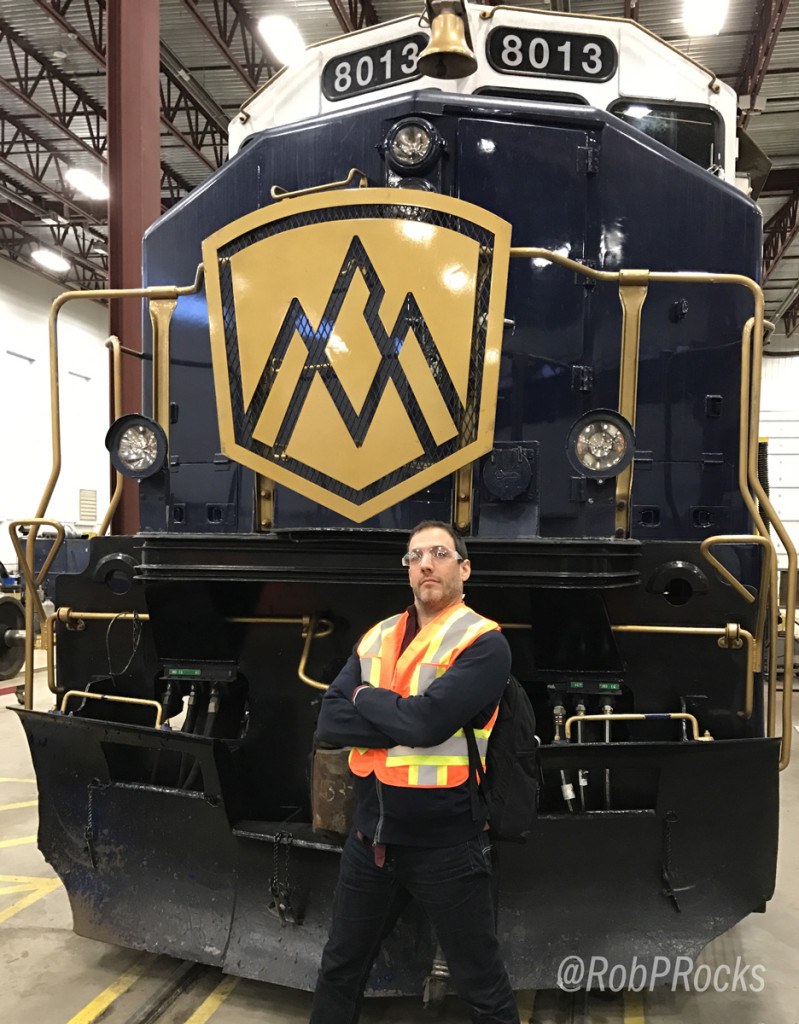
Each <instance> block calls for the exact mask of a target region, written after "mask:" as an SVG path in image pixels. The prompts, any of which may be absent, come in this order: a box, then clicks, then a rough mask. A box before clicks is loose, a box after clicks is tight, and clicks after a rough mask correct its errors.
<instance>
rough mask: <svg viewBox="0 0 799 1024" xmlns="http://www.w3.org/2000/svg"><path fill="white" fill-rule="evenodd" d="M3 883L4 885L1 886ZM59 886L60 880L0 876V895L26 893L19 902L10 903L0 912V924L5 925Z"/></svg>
mask: <svg viewBox="0 0 799 1024" xmlns="http://www.w3.org/2000/svg"><path fill="white" fill-rule="evenodd" d="M3 883H6V884H5V885H3ZM60 885H61V879H60V878H31V877H29V876H27V875H0V893H12V892H27V893H28V895H27V896H23V897H22V899H21V900H17V901H16V903H12V904H11V906H10V907H6V908H5V910H0V924H5V922H6V921H8V920H9V919H10V918H12V917H13V916H14V915H15V914H18V913H19V912H20V910H24V909H25V908H26V907H29V906H31V905H32V904H33V903H35V902H36V901H37V900H40V899H41V898H42V896H46V895H47V894H48V893H50V892H53V890H54V889H57V888H58V887H59V886H60Z"/></svg>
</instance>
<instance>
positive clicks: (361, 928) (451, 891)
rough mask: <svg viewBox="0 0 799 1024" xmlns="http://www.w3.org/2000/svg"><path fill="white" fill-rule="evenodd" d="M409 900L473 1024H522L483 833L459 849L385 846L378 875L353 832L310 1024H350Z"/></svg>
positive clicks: (345, 854) (369, 854)
mask: <svg viewBox="0 0 799 1024" xmlns="http://www.w3.org/2000/svg"><path fill="white" fill-rule="evenodd" d="M411 899H415V900H416V901H417V902H418V903H419V904H420V905H421V906H422V908H423V909H424V911H425V913H426V914H427V916H428V917H429V919H430V922H431V923H432V925H433V928H434V929H435V932H436V937H437V939H438V942H439V944H440V945H441V948H442V950H443V951H444V956H445V957H446V960H447V965H448V967H449V971H450V977H451V980H452V984H453V986H454V988H455V991H456V992H457V993H458V995H459V996H460V997H461V998H462V999H464V1000H465V1001H466V1002H467V1003H468V1004H469V1008H470V1010H471V1018H472V1020H473V1021H475V1022H480V1024H519V1013H518V1010H517V1008H516V1000H515V999H514V996H513V991H512V990H511V986H510V981H509V980H508V975H507V972H506V970H505V966H504V964H503V963H502V960H501V958H500V955H499V944H498V942H497V935H496V928H495V924H494V908H493V902H492V897H491V846H490V840H489V838H488V834H487V833H483V835H480V836H478V837H477V838H475V839H470V840H469V841H468V842H466V843H460V844H458V845H457V846H447V847H440V848H429V847H415V846H389V847H388V849H387V856H386V863H385V865H384V866H383V867H382V868H379V867H377V866H376V864H375V862H374V857H373V855H372V852H371V850H370V849H369V848H368V847H367V846H365V845H364V843H363V841H362V840H360V839H359V838H358V836H357V834H356V833H355V832H351V833H350V835H349V837H348V838H347V841H346V843H345V844H344V851H343V853H342V857H341V870H340V873H339V879H338V887H337V888H336V895H335V900H334V903H333V923H332V925H331V928H330V937H329V939H328V941H327V945H326V946H325V950H324V953H323V954H322V966H321V968H320V970H319V980H318V981H317V984H316V992H315V994H314V1001H313V1009H312V1011H311V1024H355V1022H356V1021H357V1020H358V1017H359V1015H360V1011H361V1001H362V998H363V990H364V987H365V985H366V981H367V979H368V977H369V972H370V971H371V969H372V964H373V963H374V960H375V958H376V956H377V954H378V952H379V950H380V944H381V942H382V940H383V939H384V938H385V936H386V935H388V933H389V932H390V931H391V929H392V928H393V926H394V924H395V922H396V920H397V918H398V917H399V915H400V913H401V912H402V910H403V909H404V908H405V907H406V906H407V905H408V903H409V902H410V901H411Z"/></svg>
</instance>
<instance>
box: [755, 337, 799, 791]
mask: <svg viewBox="0 0 799 1024" xmlns="http://www.w3.org/2000/svg"><path fill="white" fill-rule="evenodd" d="M762 373H763V331H762V329H761V330H760V331H758V330H757V324H755V329H754V343H753V346H752V397H751V406H750V413H749V419H750V431H751V436H752V443H751V444H750V445H749V462H748V469H749V482H750V485H751V487H752V490H753V491H754V492H755V495H756V496H757V500H758V501H759V502H760V506H761V508H764V509H765V510H766V514H767V515H768V517H769V519H770V520H771V523H772V525H773V526H774V529H775V530H776V532H777V536H778V537H779V538H780V540H781V541H782V546H783V548H784V549H785V553H786V555H787V556H788V594H787V596H786V599H785V627H786V628H785V669H784V672H783V691H782V744H781V746H780V771H783V770H784V769H785V768H787V767H788V764H789V762H790V760H791V739H792V734H793V717H792V710H793V707H792V706H793V678H794V671H793V660H794V659H793V655H794V650H795V647H796V640H795V625H794V621H795V618H796V569H797V559H796V548H795V547H794V544H793V541H792V540H791V538H790V536H789V534H788V531H787V530H786V529H785V527H784V525H783V523H782V520H781V519H780V517H779V516H778V515H777V513H776V512H775V511H774V506H773V505H772V504H771V500H770V499H769V496H768V495H767V494H766V492H765V490H764V489H763V485H762V484H761V483H760V479H759V477H758V473H757V444H756V443H755V438H756V437H757V436H758V433H759V425H760V384H761V377H762ZM766 533H768V531H766ZM771 585H772V587H773V588H774V594H775V601H774V607H775V609H776V604H777V600H776V594H777V558H776V551H775V552H774V570H773V572H772V574H771ZM776 620H777V616H776V614H775V615H773V617H772V624H771V625H772V633H771V660H770V665H769V670H770V671H769V726H770V727H772V726H776V721H775V716H776V705H777V657H776V649H777V631H778V628H779V627H778V623H777V621H776ZM772 665H773V669H772V667H771V666H772ZM789 666H790V667H789ZM774 732H776V728H773V729H772V732H771V735H773V734H774Z"/></svg>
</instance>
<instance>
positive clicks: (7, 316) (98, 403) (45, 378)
mask: <svg viewBox="0 0 799 1024" xmlns="http://www.w3.org/2000/svg"><path fill="white" fill-rule="evenodd" d="M58 294H59V288H58V287H57V286H56V285H53V284H51V283H49V282H48V281H46V280H44V279H43V278H40V277H38V276H37V275H36V274H32V273H30V272H28V271H26V270H24V269H23V268H18V267H14V266H13V265H12V264H10V263H7V262H5V261H4V262H3V263H2V264H0V326H1V328H2V329H1V331H0V395H1V396H2V406H0V408H2V415H1V416H0V424H2V426H1V428H0V429H1V430H2V433H0V437H2V441H1V442H0V560H2V561H3V562H5V564H6V566H8V567H9V568H11V567H12V565H16V556H15V555H14V553H13V548H12V546H11V541H10V539H9V536H8V522H9V521H10V520H12V519H17V518H24V517H30V516H33V515H34V514H35V512H36V508H37V506H38V504H39V500H40V499H41V496H42V492H43V491H44V488H45V485H46V483H47V480H48V478H49V475H50V469H51V467H52V445H51V428H50V374H49V345H48V327H47V320H48V315H49V312H50V304H51V303H52V301H53V299H54V298H55V297H56V296H57V295H58ZM107 337H108V312H107V310H106V308H105V307H104V306H102V305H100V304H99V303H97V302H90V301H82V300H76V301H74V302H70V303H68V304H67V305H66V306H64V307H63V309H62V312H61V313H60V315H59V352H60V358H59V374H60V382H61V407H62V408H61V434H62V445H63V464H62V469H61V476H60V478H59V482H58V485H57V487H56V490H55V493H54V495H53V498H52V500H51V502H50V507H49V509H48V513H47V514H48V516H50V517H51V518H54V519H60V520H61V521H62V522H63V523H65V524H75V523H76V522H77V521H78V520H79V518H80V516H79V493H80V490H81V489H88V490H96V491H97V514H98V516H99V517H100V518H102V516H103V515H104V513H105V509H106V507H107V505H108V498H109V468H108V465H109V464H108V452H107V451H106V449H105V445H104V443H103V441H104V438H105V433H106V430H107V429H108V422H109V419H108V416H109V413H108V394H109V382H108V352H107V350H106V348H105V341H106V338H107ZM95 527H96V524H88V525H84V526H81V527H77V528H78V529H83V530H87V529H88V530H91V529H93V528H95Z"/></svg>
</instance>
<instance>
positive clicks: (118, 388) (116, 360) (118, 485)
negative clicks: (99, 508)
mask: <svg viewBox="0 0 799 1024" xmlns="http://www.w3.org/2000/svg"><path fill="white" fill-rule="evenodd" d="M105 347H106V348H108V349H110V350H111V360H112V371H111V372H112V383H113V387H114V419H115V420H118V419H119V417H120V416H121V415H122V365H121V364H122V354H121V351H120V345H119V338H117V336H116V335H115V334H112V335H111V337H110V338H109V339H108V341H107V342H106V343H105ZM124 483H125V480H124V477H123V476H122V474H121V473H120V472H119V471H118V470H116V469H114V493H113V494H112V495H111V501H110V503H109V505H108V511H107V512H106V514H105V516H104V517H103V521H102V523H101V524H100V529H99V530H98V531H97V536H98V537H104V536H105V532H106V530H107V529H108V527H109V526H110V525H111V520H112V519H113V518H114V513H115V512H116V510H117V508H118V507H119V503H120V501H121V500H122V487H123V485H124Z"/></svg>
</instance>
